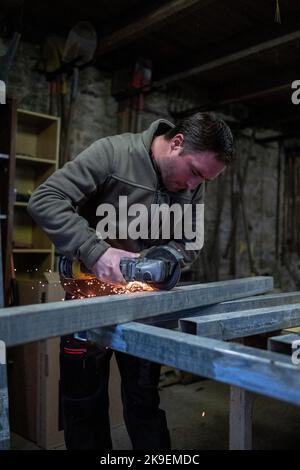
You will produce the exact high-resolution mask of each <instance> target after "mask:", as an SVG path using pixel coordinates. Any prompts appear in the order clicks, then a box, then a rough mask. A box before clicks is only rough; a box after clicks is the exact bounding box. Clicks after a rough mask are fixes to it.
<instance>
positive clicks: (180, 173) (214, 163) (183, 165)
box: [159, 149, 226, 192]
mask: <svg viewBox="0 0 300 470" xmlns="http://www.w3.org/2000/svg"><path fill="white" fill-rule="evenodd" d="M181 151H182V149H181V150H174V151H171V152H170V154H169V155H166V156H165V157H164V158H162V159H161V161H160V165H159V166H160V171H161V176H162V180H163V182H164V185H165V187H166V188H167V190H168V191H171V192H176V191H180V190H183V189H189V190H193V189H196V188H197V186H199V184H201V183H203V181H212V180H214V179H215V178H216V177H217V176H218V175H219V174H220V173H222V171H224V170H225V168H226V165H225V163H223V162H221V161H220V160H218V159H217V155H216V153H215V152H212V151H203V152H202V151H201V152H197V153H186V154H184V155H181V154H180V153H181Z"/></svg>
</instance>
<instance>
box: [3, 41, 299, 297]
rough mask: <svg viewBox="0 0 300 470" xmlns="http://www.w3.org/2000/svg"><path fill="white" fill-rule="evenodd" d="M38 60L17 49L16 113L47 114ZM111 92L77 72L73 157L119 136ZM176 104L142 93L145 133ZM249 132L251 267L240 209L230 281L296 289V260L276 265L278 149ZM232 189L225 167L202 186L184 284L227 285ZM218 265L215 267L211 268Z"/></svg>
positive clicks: (98, 75)
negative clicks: (198, 246)
mask: <svg viewBox="0 0 300 470" xmlns="http://www.w3.org/2000/svg"><path fill="white" fill-rule="evenodd" d="M2 45H3V44H2ZM0 49H1V43H0ZM38 58H39V46H38V45H32V44H27V43H21V45H20V48H19V50H18V54H17V57H16V60H15V63H14V65H13V68H12V71H11V75H10V80H9V86H8V90H9V91H10V92H12V93H14V94H15V95H16V96H17V97H18V99H19V106H20V107H22V108H25V109H29V110H32V111H38V112H43V113H47V112H48V110H49V84H48V82H47V81H46V79H45V78H44V76H43V75H41V74H39V73H38V71H37V67H36V65H37V61H38ZM110 93H111V77H110V76H109V74H106V73H103V72H102V71H99V70H98V69H96V68H88V69H86V70H84V71H82V72H81V74H80V85H79V94H78V97H77V101H76V105H75V110H74V118H73V122H72V135H71V154H72V156H74V155H76V154H77V153H79V152H80V151H81V150H82V149H84V148H85V147H87V146H88V145H89V144H90V143H91V142H93V141H94V140H96V139H99V138H101V137H104V136H107V135H113V134H115V133H117V132H118V120H117V110H118V104H117V102H116V101H115V99H114V98H112V97H111V94H110ZM176 100H177V101H176ZM178 100H179V98H176V97H175V98H174V97H172V96H171V95H168V94H165V93H158V92H156V93H153V94H149V95H147V96H146V99H145V107H144V110H143V112H142V113H141V119H140V125H141V128H142V129H144V128H146V127H147V126H148V125H149V124H150V122H152V121H153V120H155V119H158V118H159V117H164V118H167V119H170V120H171V121H173V120H174V119H173V115H172V110H174V109H176V106H177V105H181V106H183V103H179V102H178ZM193 104H194V103H193V100H192V99H191V100H190V103H189V102H187V101H185V103H184V106H186V107H189V105H190V106H193ZM251 132H252V131H251V130H248V131H245V132H244V135H240V136H238V137H237V139H236V148H237V161H236V165H237V166H239V168H240V170H241V172H242V171H243V168H244V165H245V162H246V160H247V159H249V164H248V165H249V166H248V174H247V179H246V183H245V184H244V208H245V212H246V218H247V227H248V232H249V239H250V244H251V253H252V256H253V261H254V269H250V265H249V256H248V248H247V247H248V245H247V240H246V235H245V234H246V232H245V224H244V223H243V218H242V213H241V209H240V207H239V215H238V222H237V233H236V248H235V252H236V261H235V276H236V277H244V276H249V275H253V274H262V275H264V274H270V275H271V274H273V275H275V279H276V284H277V286H282V287H283V288H284V290H294V289H297V288H300V286H299V282H298V281H297V279H298V278H299V271H300V270H299V266H298V265H299V258H298V256H292V257H290V258H289V266H288V267H282V266H281V264H280V262H279V260H276V259H275V246H276V212H277V184H278V173H277V171H278V170H277V165H278V158H279V157H278V144H277V143H271V144H268V145H259V144H253V142H252V140H251V138H250V137H251ZM256 132H257V133H259V134H260V135H264V131H261V130H256ZM235 185H236V182H235ZM231 187H232V182H231V170H229V169H228V170H227V171H226V172H225V174H224V175H223V176H222V177H220V178H218V180H216V181H215V182H212V183H209V184H208V185H207V190H206V201H205V248H204V250H203V253H202V254H201V256H200V257H199V260H198V262H197V263H196V265H195V267H194V272H193V273H192V274H191V273H189V274H187V275H186V278H187V279H189V278H193V279H197V280H200V281H203V280H217V279H226V278H229V277H232V275H233V271H232V266H231V267H230V256H229V257H227V258H224V253H225V249H226V246H227V243H228V239H229V235H230V230H231V226H232V221H231V215H232V212H231ZM281 196H282V194H281ZM281 200H282V197H281ZM218 201H219V202H218ZM222 202H223V207H222V213H221V218H220V223H219V225H218V227H217V228H216V219H217V214H218V207H219V206H220V203H222ZM218 204H219V205H218ZM280 224H282V220H280ZM215 235H217V237H215ZM212 243H213V246H212ZM217 265H218V266H219V269H217V268H216V266H217Z"/></svg>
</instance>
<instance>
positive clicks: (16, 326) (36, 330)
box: [0, 276, 273, 346]
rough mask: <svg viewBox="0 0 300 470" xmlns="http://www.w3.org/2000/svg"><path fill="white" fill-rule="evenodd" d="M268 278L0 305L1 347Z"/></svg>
mask: <svg viewBox="0 0 300 470" xmlns="http://www.w3.org/2000/svg"><path fill="white" fill-rule="evenodd" d="M272 288H273V278H272V277H267V276H266V277H263V276H261V277H249V278H244V279H235V280H230V281H222V282H211V283H208V284H196V285H190V286H183V287H177V288H175V289H173V290H172V291H168V292H166V291H164V292H163V291H158V292H143V293H141V292H140V293H136V294H129V295H128V294H127V295H115V296H105V297H95V298H91V299H82V300H72V301H67V302H51V303H46V304H37V305H24V306H22V307H11V308H6V309H0V339H2V340H3V341H5V343H6V345H7V346H13V345H16V344H22V343H28V342H31V341H38V340H40V339H45V338H51V337H55V336H61V335H64V334H70V333H74V332H76V331H82V330H89V329H91V328H97V327H100V326H107V325H115V324H118V323H126V322H128V321H132V320H137V319H140V318H145V317H149V316H151V317H152V316H158V315H162V314H165V313H170V312H175V311H178V310H182V311H183V310H186V309H189V308H194V307H200V306H203V305H209V304H213V303H217V302H222V301H224V300H230V299H238V298H241V297H245V296H249V295H253V294H261V293H263V292H267V291H270V290H272Z"/></svg>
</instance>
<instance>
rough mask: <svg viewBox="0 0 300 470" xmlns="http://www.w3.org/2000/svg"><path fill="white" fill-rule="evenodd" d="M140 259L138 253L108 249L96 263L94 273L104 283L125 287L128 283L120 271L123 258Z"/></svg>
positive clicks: (93, 268)
mask: <svg viewBox="0 0 300 470" xmlns="http://www.w3.org/2000/svg"><path fill="white" fill-rule="evenodd" d="M138 257H139V254H138V253H132V252H130V251H124V250H118V249H116V248H108V249H107V250H106V251H105V253H104V254H103V255H102V256H100V258H99V259H98V260H97V261H96V263H95V264H94V266H93V267H92V272H93V274H95V276H97V277H98V278H99V279H100V280H101V281H103V282H108V283H109V284H115V285H124V284H126V281H125V279H124V277H123V276H122V273H121V271H120V260H121V259H122V258H138Z"/></svg>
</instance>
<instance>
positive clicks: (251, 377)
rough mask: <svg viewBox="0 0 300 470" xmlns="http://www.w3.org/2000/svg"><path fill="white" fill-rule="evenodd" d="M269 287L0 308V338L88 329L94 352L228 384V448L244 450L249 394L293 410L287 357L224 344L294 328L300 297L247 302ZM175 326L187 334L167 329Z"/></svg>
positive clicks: (216, 287) (293, 369)
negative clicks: (99, 348)
mask: <svg viewBox="0 0 300 470" xmlns="http://www.w3.org/2000/svg"><path fill="white" fill-rule="evenodd" d="M272 288H273V279H272V278H271V277H252V278H245V279H237V280H231V281H221V282H214V283H208V284H197V285H191V286H183V287H177V288H176V289H174V290H173V291H170V292H153V293H138V294H133V295H122V296H106V297H97V298H93V299H83V300H74V301H72V302H65V303H64V302H55V303H49V304H39V305H31V306H23V307H16V308H9V309H0V339H1V340H4V341H5V342H6V346H11V345H16V344H22V343H26V342H30V341H37V340H40V339H44V338H48V337H52V336H58V335H63V334H66V333H73V332H76V331H80V330H89V332H88V335H89V338H90V339H91V340H92V341H96V342H97V343H100V344H101V345H105V346H109V347H111V348H113V349H115V350H118V351H123V352H126V353H128V354H132V355H135V356H138V357H142V358H145V359H148V360H152V361H156V362H159V363H163V364H166V365H170V366H174V367H176V368H180V369H182V370H185V371H188V372H192V373H194V374H198V375H201V376H205V377H208V378H211V379H214V380H217V381H221V382H224V383H228V384H230V385H231V399H230V410H231V411H230V448H232V449H246V448H251V441H252V433H251V424H252V423H251V413H252V399H253V392H254V393H261V394H263V395H266V396H270V397H273V398H277V399H279V400H283V401H286V402H289V403H294V404H296V405H300V374H299V368H298V366H296V365H293V364H292V362H291V360H290V358H289V357H288V356H287V355H283V354H280V353H277V352H273V351H270V350H261V349H256V348H253V347H249V346H245V345H244V344H239V343H230V342H225V341H224V339H233V338H237V337H239V338H241V337H243V336H249V335H253V334H257V333H260V332H262V331H263V332H265V331H274V330H278V329H281V328H283V327H287V326H289V327H290V326H295V325H296V324H300V292H294V293H289V294H267V295H259V296H256V297H249V295H255V294H262V293H265V292H268V291H270V290H271V289H272ZM245 297H246V298H245ZM187 317H188V318H187ZM133 320H135V321H133ZM157 325H159V326H157ZM178 325H179V328H185V329H186V330H187V331H188V333H187V332H183V331H173V330H170V329H169V328H170V327H174V326H178ZM162 326H163V328H162ZM190 333H194V334H190ZM199 335H201V336H199ZM205 336H206V337H205ZM211 336H214V338H212V337H211ZM0 422H1V421H0ZM8 436H9V435H8ZM6 437H7V433H6ZM0 440H1V434H0ZM2 441H3V442H5V444H6V445H8V442H9V440H8V439H7V438H6V439H5V440H4V439H2ZM3 442H2V445H3ZM0 445H1V444H0ZM2 448H3V447H2Z"/></svg>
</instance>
